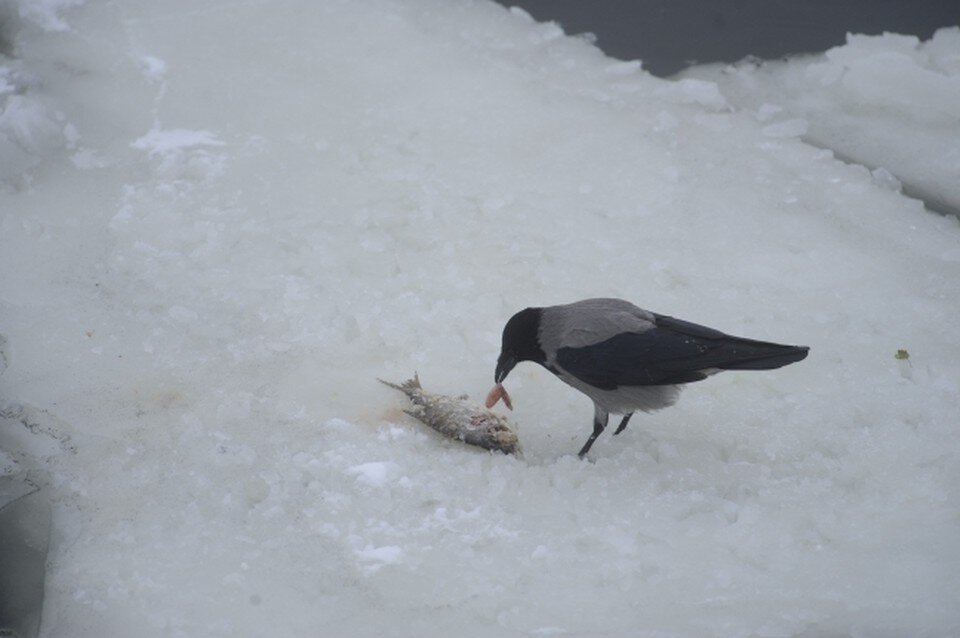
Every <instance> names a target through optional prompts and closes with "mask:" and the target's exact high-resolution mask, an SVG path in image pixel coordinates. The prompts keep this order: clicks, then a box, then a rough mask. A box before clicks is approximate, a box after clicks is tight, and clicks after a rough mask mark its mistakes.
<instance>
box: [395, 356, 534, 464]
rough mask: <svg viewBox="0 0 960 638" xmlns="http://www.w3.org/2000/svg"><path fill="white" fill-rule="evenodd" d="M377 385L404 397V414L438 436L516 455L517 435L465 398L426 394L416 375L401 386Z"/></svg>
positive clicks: (505, 421)
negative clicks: (406, 405)
mask: <svg viewBox="0 0 960 638" xmlns="http://www.w3.org/2000/svg"><path fill="white" fill-rule="evenodd" d="M378 381H380V383H382V384H384V385H388V386H390V387H391V388H394V389H396V390H399V391H400V392H403V393H404V394H405V395H407V397H408V398H409V399H410V402H411V403H412V404H413V408H412V409H410V410H404V412H406V413H407V414H409V415H410V416H412V417H413V418H415V419H417V420H418V421H420V422H422V423H424V424H426V425H428V426H430V427H431V428H433V429H434V430H436V431H437V432H439V433H440V434H443V435H444V436H448V437H450V438H452V439H457V440H458V441H463V442H464V443H467V444H469V445H476V446H479V447H482V448H484V449H485V450H494V451H499V452H503V453H504V454H517V453H519V452H520V441H519V439H518V438H517V433H516V432H514V431H513V428H512V427H510V422H509V421H507V419H505V418H504V417H502V416H500V415H498V414H494V413H493V412H491V411H490V410H487V409H485V408H483V407H482V406H480V405H478V404H474V403H472V402H470V401H467V400H466V399H465V398H456V399H455V398H451V397H448V396H444V395H442V394H433V393H431V392H427V391H425V390H424V389H423V388H422V387H421V385H420V378H419V377H418V376H416V375H414V377H413V378H412V379H410V380H408V381H404V382H403V383H401V384H396V383H390V382H389V381H384V380H383V379H378Z"/></svg>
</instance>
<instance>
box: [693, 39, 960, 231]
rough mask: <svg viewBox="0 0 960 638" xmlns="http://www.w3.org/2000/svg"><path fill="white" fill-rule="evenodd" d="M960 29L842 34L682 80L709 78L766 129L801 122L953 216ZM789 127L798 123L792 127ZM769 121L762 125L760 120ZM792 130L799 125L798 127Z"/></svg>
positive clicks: (813, 138) (814, 135) (959, 207)
mask: <svg viewBox="0 0 960 638" xmlns="http://www.w3.org/2000/svg"><path fill="white" fill-rule="evenodd" d="M958 51H960V26H951V27H945V28H943V29H940V30H938V31H937V32H936V33H935V34H934V35H933V37H932V38H931V39H930V40H928V41H925V42H921V41H920V40H919V39H918V38H916V37H915V36H906V35H898V34H894V33H885V34H883V35H878V36H867V35H857V34H848V35H847V43H846V44H845V45H843V46H839V47H835V48H833V49H830V50H829V51H826V52H824V53H822V54H817V55H811V56H800V57H796V58H791V59H788V60H783V61H769V62H762V63H761V62H758V61H756V60H746V61H744V62H741V63H739V64H735V65H704V66H698V67H693V68H691V69H688V70H686V71H684V72H683V73H681V74H680V77H681V78H683V79H682V80H680V81H691V80H695V79H696V80H698V81H712V82H716V84H717V85H719V87H720V91H721V92H722V95H723V96H724V97H725V98H726V99H728V100H729V102H730V103H731V104H732V105H733V106H735V107H736V108H737V109H740V110H743V111H745V112H752V113H755V115H756V117H757V119H758V120H759V121H767V120H769V119H770V116H771V111H770V108H771V107H774V108H778V109H780V112H779V114H778V116H777V118H778V119H780V120H783V121H781V122H777V123H775V124H770V125H769V126H770V127H775V126H788V124H789V123H790V122H799V121H804V122H806V123H807V124H808V127H809V128H808V129H804V130H800V131H799V133H796V134H799V135H802V136H804V139H805V140H807V141H809V142H811V143H813V144H816V145H819V146H822V147H824V148H829V149H832V150H834V151H835V152H837V154H838V155H840V156H841V157H843V158H847V159H849V160H852V161H855V162H858V163H860V164H864V165H866V166H869V167H871V168H882V169H884V170H886V171H888V172H889V173H890V174H891V175H893V176H895V177H896V178H898V179H899V180H900V181H901V182H903V183H904V185H905V186H906V187H907V191H908V194H911V195H913V196H916V197H922V198H923V199H925V200H927V201H928V202H930V203H931V205H932V206H934V207H936V208H938V209H940V210H942V211H945V212H949V213H952V214H954V215H958V214H960V55H958ZM790 126H796V125H790ZM768 128H769V127H768ZM797 130H799V128H797Z"/></svg>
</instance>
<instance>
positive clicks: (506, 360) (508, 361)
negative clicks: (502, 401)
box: [493, 352, 517, 383]
mask: <svg viewBox="0 0 960 638" xmlns="http://www.w3.org/2000/svg"><path fill="white" fill-rule="evenodd" d="M515 365H517V358H516V357H514V356H513V355H511V354H508V353H506V352H501V353H500V358H499V359H497V370H496V372H494V373H493V380H494V383H503V380H504V379H506V378H507V375H508V374H510V371H511V370H513V366H515Z"/></svg>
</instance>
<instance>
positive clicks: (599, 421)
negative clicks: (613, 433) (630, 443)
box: [577, 405, 610, 459]
mask: <svg viewBox="0 0 960 638" xmlns="http://www.w3.org/2000/svg"><path fill="white" fill-rule="evenodd" d="M609 418H610V414H609V413H608V412H607V411H606V410H604V409H603V408H601V407H600V406H599V405H594V409H593V434H591V435H590V438H589V439H587V442H586V443H584V444H583V447H582V448H580V451H579V452H578V453H577V456H579V457H580V458H581V459H582V458H583V457H584V456H586V454H587V452H589V451H590V446H591V445H593V442H594V441H596V440H597V437H598V436H600V433H601V432H603V428H605V427H607V420H608V419H609Z"/></svg>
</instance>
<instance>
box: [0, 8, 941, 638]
mask: <svg viewBox="0 0 960 638" xmlns="http://www.w3.org/2000/svg"><path fill="white" fill-rule="evenodd" d="M18 6H21V9H20V13H21V14H22V18H21V21H20V22H19V23H17V25H16V26H17V29H18V30H16V32H15V33H14V34H13V42H14V43H15V45H16V46H15V47H14V49H13V51H14V52H15V54H16V58H6V59H2V60H0V66H2V67H3V71H2V73H0V77H2V78H3V79H4V83H3V84H0V86H2V87H16V88H15V89H10V88H3V89H0V118H2V119H0V135H2V137H0V156H2V158H3V162H2V169H0V171H2V175H0V181H2V187H0V312H2V317H3V323H2V327H0V332H2V338H0V373H2V376H0V424H2V425H0V449H2V450H3V454H2V455H0V467H2V473H3V476H2V477H0V480H3V481H5V482H9V481H12V480H22V481H24V482H27V481H29V482H31V484H35V485H37V486H38V487H40V488H42V492H41V493H42V494H44V495H46V496H47V498H48V499H49V502H50V503H51V506H52V521H53V525H52V533H51V537H50V553H49V557H48V566H47V577H46V578H47V579H46V592H45V600H44V610H43V622H42V626H41V630H40V635H42V636H68V635H69V636H74V637H79V638H83V637H86V636H98V637H99V636H127V635H134V634H135V635H137V636H144V637H147V638H149V637H150V636H274V635H276V636H290V635H351V636H374V635H377V636H382V635H397V636H401V635H402V636H408V635H409V636H412V635H419V636H440V635H460V636H522V635H591V636H595V635H607V636H632V635H637V634H643V635H649V636H686V635H696V636H725V637H726V636H751V635H763V636H807V637H810V636H825V635H830V636H901V635H926V636H948V635H955V634H957V633H958V632H960V612H958V608H957V605H956V593H955V592H956V591H958V590H960V576H958V574H960V570H958V569H957V566H958V561H960V517H958V512H960V502H958V496H957V491H956V489H955V486H956V485H957V484H958V479H960V454H958V450H957V445H956V441H957V418H956V417H957V406H958V405H960V364H958V361H960V344H958V342H957V340H956V339H955V338H953V336H952V326H953V325H954V324H955V322H956V316H957V312H958V300H960V241H958V240H960V223H958V221H957V219H956V218H955V217H952V216H943V215H938V214H934V213H931V212H930V211H929V210H926V209H925V208H924V207H923V205H922V204H921V203H920V202H918V201H917V200H915V199H911V198H910V197H908V196H905V195H904V194H903V193H901V192H899V191H898V190H897V189H896V187H895V186H896V182H895V181H893V180H894V179H897V180H902V181H903V182H904V184H907V183H916V182H915V180H913V181H911V178H908V176H907V174H906V173H904V171H903V170H902V167H904V166H906V167H908V168H909V169H911V170H913V174H916V175H928V174H929V175H930V180H929V186H928V187H929V188H930V189H932V191H931V192H935V193H937V194H942V195H943V197H950V192H951V189H953V188H955V185H956V183H957V182H955V181H949V180H946V181H944V178H943V175H945V173H938V172H936V171H934V170H933V169H932V168H931V167H932V166H933V165H935V164H942V165H944V166H949V165H950V161H952V160H951V159H950V158H951V157H952V156H951V155H950V153H951V147H950V145H949V143H948V141H947V140H948V139H949V136H948V135H946V134H944V133H945V132H950V131H955V130H956V127H955V124H954V120H953V119H952V118H953V117H954V115H955V113H956V112H960V111H951V110H950V109H951V108H952V107H950V105H951V104H952V102H951V101H950V100H952V99H953V98H952V97H951V96H952V93H951V91H952V88H951V87H952V86H953V84H952V83H953V80H954V79H955V74H956V70H957V65H956V60H957V59H960V57H958V56H960V43H958V42H957V39H956V37H955V36H954V35H953V34H954V33H955V32H954V30H949V29H948V30H945V31H941V32H938V34H937V36H936V37H935V38H934V39H933V40H931V41H930V42H927V43H916V42H913V41H910V40H909V39H906V40H905V39H903V38H897V37H894V36H884V37H882V38H880V39H876V40H874V39H861V38H852V39H851V42H850V43H849V44H848V45H847V47H850V48H849V49H848V50H843V51H837V52H834V53H833V54H831V56H832V57H825V56H820V57H818V58H815V59H811V60H805V61H797V62H793V63H787V64H786V65H784V66H782V67H780V68H781V72H782V74H783V76H784V77H785V78H786V77H793V76H797V75H804V74H806V69H809V68H810V67H811V65H813V66H814V68H815V71H811V73H814V76H815V77H816V78H819V79H818V80H817V81H818V82H819V84H818V85H817V88H816V90H815V91H812V92H810V93H809V98H810V101H811V102H816V103H821V102H830V101H833V102H836V103H841V104H850V103H851V100H852V99H853V98H851V97H850V96H851V93H850V92H851V91H858V92H859V95H868V94H869V93H870V91H874V92H875V93H877V94H878V96H877V97H876V99H877V100H880V101H881V102H882V104H881V105H880V106H877V108H873V107H870V106H869V105H866V106H864V108H863V112H855V113H853V114H852V115H849V116H847V117H848V120H846V121H848V122H854V123H856V124H857V125H858V126H859V125H862V126H863V127H864V128H863V130H864V131H870V133H871V136H872V134H873V133H874V132H875V131H876V132H877V137H878V138H880V137H889V139H891V140H894V141H896V142H897V144H896V146H899V147H902V148H903V149H905V152H904V153H903V157H902V159H903V163H902V164H898V165H897V166H894V165H892V164H887V163H875V162H866V163H867V164H868V168H865V167H863V166H859V165H855V164H851V163H847V162H843V161H839V160H838V159H836V158H835V157H834V156H833V154H832V153H831V152H830V151H827V150H824V149H822V148H817V147H815V146H811V145H810V144H808V143H806V142H805V140H807V139H808V138H810V136H812V135H814V134H815V133H816V131H817V130H819V128H818V127H820V126H822V124H821V123H820V119H819V117H818V116H817V112H816V111H815V110H810V109H805V110H796V109H797V107H796V105H795V104H794V103H793V102H791V101H789V100H782V101H781V100H779V99H778V95H776V94H774V93H772V92H768V91H767V90H766V89H764V88H763V87H762V86H761V83H760V82H759V81H758V82H756V83H754V84H753V88H754V89H755V90H756V94H755V95H753V97H752V98H751V99H752V100H753V102H751V104H754V103H755V106H743V104H744V102H743V101H742V96H741V90H740V89H738V90H737V91H732V90H731V86H732V84H729V83H727V82H725V81H718V82H716V83H714V82H711V81H710V80H709V79H704V78H688V79H684V80H682V81H680V82H669V81H664V80H660V79H656V78H654V77H652V76H650V75H648V74H646V73H645V72H644V71H643V70H642V68H641V65H640V64H638V63H630V62H626V63H625V62H619V61H615V60H611V59H609V58H606V57H604V56H603V55H602V54H601V53H600V52H599V51H598V50H597V49H596V48H595V47H594V46H593V45H592V44H591V43H590V42H589V40H588V39H585V38H571V37H566V36H564V35H563V33H562V31H561V30H560V29H559V27H557V26H556V25H551V24H538V23H536V22H534V21H533V20H532V19H530V17H529V16H528V15H526V14H524V13H523V12H522V11H519V10H513V11H508V10H505V9H503V8H501V7H499V6H497V5H494V4H492V3H485V2H467V1H460V0H457V1H453V2H451V1H449V0H442V1H441V0H407V1H404V2H393V1H390V0H373V1H371V2H364V3H347V2H336V1H331V2H325V3H311V4H309V5H304V4H302V3H289V2H280V1H277V2H257V3H226V4H224V3H219V2H215V1H213V0H209V1H204V2H197V0H190V1H187V0H171V1H169V2H164V3H148V2H140V1H134V2H124V3H99V2H90V3H86V4H76V3H72V2H63V1H59V2H46V3H38V4H36V5H32V4H30V3H27V2H24V3H22V4H21V5H18ZM32 6H36V7H37V9H33V8H29V9H28V7H32ZM845 56H846V57H845ZM877 56H881V59H886V58H884V57H883V56H894V58H895V59H896V60H899V62H898V64H900V67H899V71H898V73H900V74H906V75H907V76H909V77H907V78H904V80H903V81H904V82H905V83H906V84H905V85H908V86H910V87H912V88H911V90H912V91H913V92H914V94H913V97H912V98H911V100H906V101H905V100H900V101H896V100H894V97H895V96H893V95H892V94H891V92H890V91H889V90H886V89H882V87H876V86H873V85H872V84H871V82H870V81H868V79H869V77H871V75H872V76H873V77H877V75H878V74H880V73H881V71H882V67H883V65H882V64H878V63H877V62H876V61H873V62H870V60H872V59H873V58H876V57H877ZM858 61H863V62H864V64H866V66H865V67H864V69H865V70H864V71H863V72H864V73H865V75H864V76H863V77H864V80H863V81H862V82H860V83H858V84H857V83H855V85H854V86H849V85H847V84H844V82H843V80H841V79H837V80H835V79H834V75H835V74H836V71H835V70H833V67H836V68H840V69H841V71H840V73H839V75H840V76H843V77H845V74H849V73H850V71H849V69H852V68H854V67H857V65H858V64H860V62H858ZM908 61H909V63H908ZM791 64H792V65H796V66H790V65H791ZM824 64H826V65H827V66H828V67H830V68H820V66H817V65H824ZM772 68H775V67H773V66H771V67H769V68H768V66H767V65H764V66H763V67H761V69H766V70H764V71H763V73H770V74H772V71H771V70H769V69H772ZM921 71H924V72H923V73H921ZM736 73H740V72H739V71H737V72H736ZM744 77H745V78H746V80H744V82H746V83H747V84H750V83H752V82H753V81H752V80H751V79H750V78H751V77H752V76H751V75H750V74H745V75H744ZM742 93H743V95H746V94H747V91H746V90H745V89H743V90H742ZM927 98H929V99H927ZM871 99H873V98H871ZM883 100H886V101H883ZM864 104H867V103H864ZM828 110H830V109H828ZM830 112H836V111H834V110H830ZM874 127H879V128H874ZM805 130H806V132H804V131H805ZM918 131H929V132H931V135H920V136H917V135H916V133H917V132H918ZM933 132H937V134H936V135H934V134H932V133H933ZM953 139H955V138H953ZM921 151H922V152H921ZM841 152H843V153H844V155H847V154H848V153H846V152H844V151H841ZM881 164H882V166H883V168H885V169H886V170H887V173H884V172H881V171H880V170H879V167H880V166H881ZM871 170H872V171H873V172H871ZM894 176H895V177H894ZM598 295H613V296H619V297H623V298H626V299H629V300H631V301H634V302H636V303H638V304H640V305H642V306H644V307H647V308H650V309H651V310H654V311H657V312H663V313H667V314H671V315H674V316H677V317H681V318H684V319H689V320H692V321H697V322H701V323H705V324H707V325H711V326H714V327H716V328H719V329H722V330H725V331H728V332H731V333H735V334H742V335H744V336H749V337H754V338H759V339H770V340H776V341H782V342H788V343H799V344H805V345H809V346H810V347H811V354H810V357H809V358H808V359H807V360H805V361H803V362H801V363H798V364H796V365H793V366H790V367H787V368H784V369H782V370H778V371H773V372H768V373H725V374H723V375H718V376H717V377H714V378H712V379H710V380H708V381H704V382H702V383H699V384H695V385H693V386H691V387H689V388H688V389H687V390H685V391H684V393H683V395H682V396H681V399H680V402H679V404H678V405H677V406H675V407H673V408H671V409H670V410H667V411H664V412H661V413H657V414H655V415H648V416H646V417H644V418H639V417H637V418H635V419H634V420H633V421H632V422H631V424H630V426H629V428H628V429H627V430H626V431H625V432H623V433H622V434H620V435H619V436H617V437H615V438H614V437H612V436H611V435H609V434H605V435H604V436H603V437H601V438H600V439H599V440H598V441H597V443H596V444H595V445H594V447H593V450H592V452H591V455H590V460H589V461H586V462H581V461H580V460H578V459H577V458H576V456H575V453H576V451H577V450H578V449H579V448H580V446H581V445H582V443H583V441H584V440H585V439H586V437H587V436H588V434H589V432H590V421H591V417H592V411H591V406H590V404H589V401H588V400H586V399H585V398H584V397H583V396H581V395H578V394H577V393H575V392H572V391H571V390H570V389H569V388H567V387H566V386H564V385H563V384H561V383H559V382H558V381H557V380H556V379H554V378H553V377H552V376H551V375H550V374H549V373H548V372H546V371H545V370H542V369H540V368H538V367H536V366H534V365H532V364H522V365H520V366H518V368H517V369H516V370H515V371H514V372H513V373H512V374H511V376H510V378H509V379H508V381H507V384H506V385H507V387H508V389H509V391H510V393H511V395H512V397H513V399H514V405H515V408H516V409H515V411H514V412H513V413H510V415H509V416H510V418H511V420H512V421H513V422H514V423H515V424H516V426H517V429H518V432H519V436H520V439H521V441H522V443H523V447H524V456H523V457H521V458H514V457H511V456H505V455H501V454H489V453H484V452H482V451H478V450H476V449H473V448H469V447H467V446H464V445H462V444H460V443H458V442H455V441H450V440H444V439H441V438H440V437H438V436H437V435H436V434H434V433H433V432H432V431H429V430H427V429H426V428H424V427H422V426H420V425H418V424H417V423H416V422H414V421H412V420H411V419H410V418H408V417H406V416H405V415H404V414H403V413H402V412H401V408H403V407H405V406H404V403H403V400H402V399H401V398H400V397H399V396H398V395H397V393H396V392H394V391H391V390H390V389H388V388H384V387H383V386H381V385H380V384H379V383H377V381H376V379H377V378H378V377H379V378H383V379H387V380H391V381H401V380H403V379H406V378H409V377H410V376H411V375H412V374H413V373H414V371H417V372H419V374H420V379H421V381H422V382H423V384H424V387H425V388H427V389H428V390H431V391H435V392H442V393H446V394H452V395H457V394H460V393H461V392H468V393H469V394H470V395H471V396H472V397H474V398H475V399H479V397H482V396H483V395H484V393H485V392H486V391H487V390H488V389H489V387H490V385H491V384H492V375H493V367H494V363H495V360H496V356H497V352H498V348H499V339H500V330H501V328H502V326H503V323H504V322H505V321H506V319H507V318H508V317H509V316H510V315H511V314H512V313H513V312H515V311H516V310H518V309H520V308H523V307H524V306H527V305H533V304H549V303H558V302H565V301H572V300H575V299H578V298H583V297H588V296H598ZM4 368H5V369H4ZM0 493H3V494H11V493H13V492H11V491H10V490H9V488H7V487H4V491H3V492H0ZM41 533H42V530H40V529H39V528H38V529H37V534H38V535H39V534H41ZM12 578H13V577H11V576H9V575H3V574H0V579H4V580H3V583H2V584H3V585H4V586H9V583H10V582H11V580H12Z"/></svg>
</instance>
